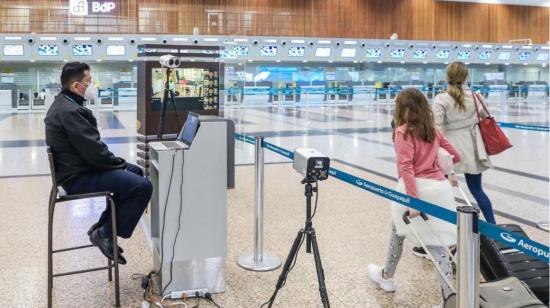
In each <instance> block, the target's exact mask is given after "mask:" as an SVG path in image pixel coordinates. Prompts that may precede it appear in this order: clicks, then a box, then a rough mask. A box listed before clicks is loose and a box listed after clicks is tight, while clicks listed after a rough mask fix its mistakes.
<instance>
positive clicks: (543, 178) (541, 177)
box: [494, 166, 550, 182]
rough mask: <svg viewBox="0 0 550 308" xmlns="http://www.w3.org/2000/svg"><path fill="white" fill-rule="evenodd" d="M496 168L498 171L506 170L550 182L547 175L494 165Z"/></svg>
mask: <svg viewBox="0 0 550 308" xmlns="http://www.w3.org/2000/svg"><path fill="white" fill-rule="evenodd" d="M494 169H495V170H498V171H502V172H506V173H511V174H515V175H519V176H523V177H526V178H530V179H536V180H541V181H545V182H550V179H549V178H548V177H547V176H542V175H537V174H532V173H527V172H523V171H517V170H512V169H508V168H503V167H496V166H494Z"/></svg>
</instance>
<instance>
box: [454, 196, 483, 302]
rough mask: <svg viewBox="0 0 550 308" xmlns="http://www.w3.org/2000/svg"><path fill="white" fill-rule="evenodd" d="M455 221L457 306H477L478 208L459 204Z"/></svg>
mask: <svg viewBox="0 0 550 308" xmlns="http://www.w3.org/2000/svg"><path fill="white" fill-rule="evenodd" d="M456 210H457V213H458V221H457V225H456V226H457V233H458V239H457V245H458V249H457V253H458V264H457V273H458V275H457V276H458V277H457V285H458V288H457V297H458V305H457V308H472V307H475V308H477V307H479V229H478V215H479V210H478V209H476V208H473V207H470V206H459V207H457V208H456Z"/></svg>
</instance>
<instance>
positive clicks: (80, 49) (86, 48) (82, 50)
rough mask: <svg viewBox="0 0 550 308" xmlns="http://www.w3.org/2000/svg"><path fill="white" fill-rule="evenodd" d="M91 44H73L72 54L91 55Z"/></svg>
mask: <svg viewBox="0 0 550 308" xmlns="http://www.w3.org/2000/svg"><path fill="white" fill-rule="evenodd" d="M91 55H92V45H73V56H76V57H77V56H91Z"/></svg>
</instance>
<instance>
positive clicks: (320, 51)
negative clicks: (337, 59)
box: [315, 47, 330, 57]
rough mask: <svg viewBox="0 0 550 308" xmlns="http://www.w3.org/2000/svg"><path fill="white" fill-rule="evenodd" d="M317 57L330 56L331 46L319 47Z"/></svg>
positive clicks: (316, 51)
mask: <svg viewBox="0 0 550 308" xmlns="http://www.w3.org/2000/svg"><path fill="white" fill-rule="evenodd" d="M315 56H316V57H330V48H328V47H318V48H317V49H315Z"/></svg>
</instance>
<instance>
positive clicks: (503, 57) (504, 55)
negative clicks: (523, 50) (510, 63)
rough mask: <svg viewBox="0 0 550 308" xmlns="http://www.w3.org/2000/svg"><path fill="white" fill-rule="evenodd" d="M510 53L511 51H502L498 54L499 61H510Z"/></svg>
mask: <svg viewBox="0 0 550 308" xmlns="http://www.w3.org/2000/svg"><path fill="white" fill-rule="evenodd" d="M510 55H511V54H510V52H509V51H501V52H500V53H499V54H498V59H499V60H508V59H510Z"/></svg>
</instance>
